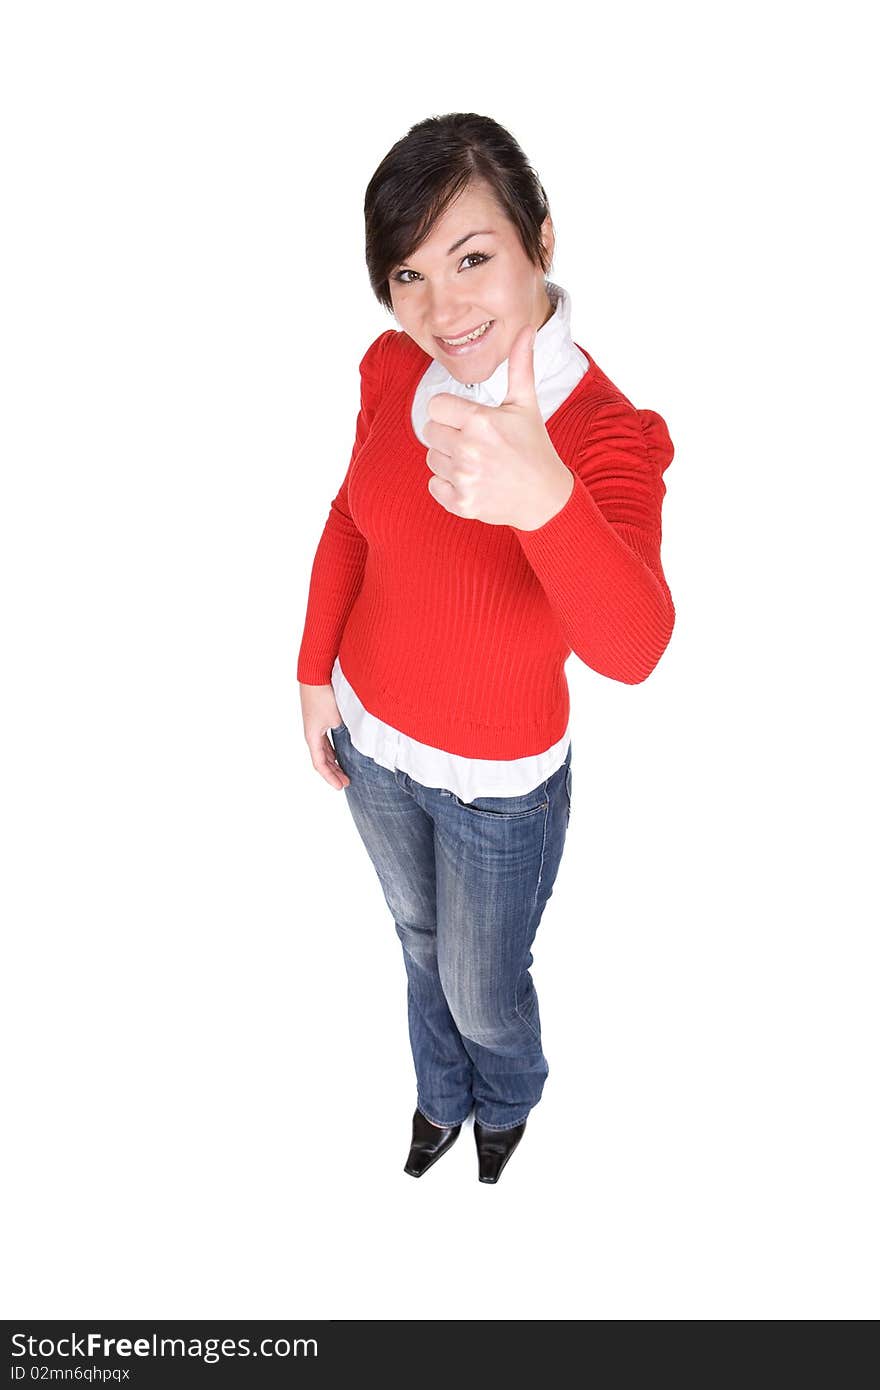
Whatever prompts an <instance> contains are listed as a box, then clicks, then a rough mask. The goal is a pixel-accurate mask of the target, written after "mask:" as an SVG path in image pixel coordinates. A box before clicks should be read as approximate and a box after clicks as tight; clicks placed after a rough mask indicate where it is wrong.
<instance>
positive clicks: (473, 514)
mask: <svg viewBox="0 0 880 1390" xmlns="http://www.w3.org/2000/svg"><path fill="white" fill-rule="evenodd" d="M534 333H535V330H534V328H532V327H531V325H529V324H526V326H525V327H524V328H521V329H520V331H519V333H517V335H516V337H515V338H514V340H513V346H512V347H511V349H510V357H509V359H508V381H507V395H506V396H505V398H504V400H503V402H502V403H501V405H499V406H491V405H480V404H479V403H478V402H477V401H468V400H464V399H462V397H460V396H454V395H452V393H451V392H449V391H439V392H438V393H437V394H436V395H435V396H432V397H431V399H430V401H429V402H428V420H427V423H426V425H425V427H424V435H425V438H426V440H427V441H428V444H429V445H430V447H429V449H428V453H427V456H426V462H427V464H428V467H429V468H430V470H431V472H432V473H433V474H434V477H433V478H430V479H429V480H428V491H429V492H430V494H431V496H432V497H433V498H434V500H435V501H436V502H439V503H440V506H441V507H445V508H446V510H447V511H448V512H452V514H453V516H460V517H464V518H466V519H468V520H472V521H485V522H487V523H488V524H489V525H490V526H516V527H518V528H519V529H520V530H522V531H534V530H537V528H538V527H539V526H543V525H544V523H545V522H546V521H549V520H550V518H551V517H553V516H555V515H556V513H557V512H559V511H561V510H562V508H563V507H564V506H565V504H566V502H567V501H568V498H569V497H570V495H571V490H572V488H573V487H574V475H573V473H572V472H571V470H570V469H569V468H567V467H566V465H565V464H564V463H563V461H562V459H561V458H560V457H559V455H558V454H557V452H556V450H555V449H554V448H553V444H552V443H551V440H550V436H549V435H548V433H547V430H546V428H545V426H544V421H543V418H542V416H541V410H540V407H539V405H538V396H537V392H536V390H535V367H534V355H533V344H534Z"/></svg>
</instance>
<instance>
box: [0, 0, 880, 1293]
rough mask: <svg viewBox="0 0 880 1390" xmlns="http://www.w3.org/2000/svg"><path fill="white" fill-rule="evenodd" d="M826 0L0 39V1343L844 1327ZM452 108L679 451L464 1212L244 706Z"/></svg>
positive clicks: (843, 106) (849, 673) (862, 554)
mask: <svg viewBox="0 0 880 1390" xmlns="http://www.w3.org/2000/svg"><path fill="white" fill-rule="evenodd" d="M867 13H868V9H867V7H866V6H862V5H853V4H850V5H843V6H838V7H837V8H836V9H835V10H834V11H833V12H832V11H830V10H829V9H828V7H827V6H819V5H794V4H791V5H787V4H769V5H768V4H767V3H764V4H761V5H757V4H740V5H737V6H735V7H733V8H730V9H727V10H725V11H724V12H723V14H722V12H721V11H720V10H718V9H717V7H706V6H704V5H697V4H667V5H663V6H647V5H645V6H642V5H632V4H630V5H627V4H617V5H614V6H609V5H607V4H603V5H592V4H583V3H582V4H578V5H576V6H575V5H571V6H552V7H550V8H547V9H543V10H542V9H541V7H537V8H536V7H535V6H534V5H526V4H513V3H504V4H497V3H494V2H493V0H488V2H487V0H481V3H480V4H479V5H478V6H477V7H475V8H474V7H470V6H465V7H463V8H460V9H456V8H455V7H453V8H452V9H443V8H440V9H438V8H437V7H436V6H428V7H419V6H415V7H413V6H409V5H407V6H404V5H391V4H388V5H384V6H381V5H380V6H379V7H372V8H367V9H366V10H364V11H363V12H361V13H351V14H349V15H347V16H345V18H344V19H343V18H342V17H341V15H340V14H339V13H337V11H336V10H335V9H333V8H332V7H331V8H328V7H326V6H319V7H317V9H315V8H314V7H308V6H307V7H305V8H303V7H300V6H295V5H293V4H259V3H255V2H254V0H248V3H247V4H244V3H240V4H218V3H211V4H194V3H182V2H181V0H175V3H173V4H162V3H157V2H156V0H151V3H150V4H115V3H113V4H111V3H108V4H89V3H81V4H78V5H75V6H70V5H64V4H36V5H32V4H15V3H10V4H7V5H5V6H4V8H3V17H2V32H0V53H2V58H0V103H2V107H0V117H2V120H0V125H2V171H0V172H2V186H3V192H4V203H5V212H4V215H3V219H2V233H0V234H2V237H3V242H4V249H3V255H2V276H3V285H2V313H0V332H2V354H3V357H2V384H3V400H4V404H3V411H2V434H3V439H2V455H3V502H2V508H0V528H2V531H0V565H2V576H0V581H2V597H3V602H2V651H3V664H4V676H3V681H2V697H3V702H4V706H5V709H4V712H3V719H2V731H3V749H2V787H3V817H4V824H3V858H4V861H5V870H4V874H3V899H4V901H3V918H4V927H3V957H4V973H5V980H6V985H5V990H4V1010H3V1012H4V1024H3V1034H4V1036H3V1055H4V1059H5V1065H6V1080H5V1083H4V1092H5V1104H4V1110H5V1112H6V1116H7V1122H8V1129H7V1138H6V1141H5V1143H4V1146H3V1162H4V1164H5V1170H6V1171H5V1178H4V1183H3V1193H4V1204H5V1207H6V1210H5V1212H4V1216H3V1226H4V1244H5V1247H6V1259H5V1261H4V1265H5V1274H4V1280H5V1281H6V1287H5V1290H4V1292H3V1312H4V1315H5V1316H7V1317H12V1316H23V1315H27V1316H30V1317H43V1318H49V1317H59V1318H60V1317H81V1316H84V1315H86V1314H89V1315H91V1316H95V1315H99V1316H101V1317H106V1318H110V1317H118V1318H122V1317H140V1318H149V1317H156V1318H160V1317H165V1318H171V1317H177V1318H183V1317H196V1318H198V1317H211V1318H223V1317H229V1318H234V1317H242V1318H257V1317H264V1318H272V1317H290V1318H299V1317H309V1316H312V1317H328V1318H364V1319H384V1318H406V1319H411V1318H422V1317H428V1318H435V1319H453V1318H466V1319H467V1318H495V1319H514V1318H516V1319H519V1318H537V1319H710V1318H711V1319H752V1318H763V1319H769V1318H772V1319H808V1318H809V1319H817V1318H820V1319H855V1318H875V1317H876V1316H877V1314H878V1311H880V1310H878V1297H877V1294H878V1289H877V1282H876V1271H877V1262H876V1250H877V1238H878V1229H877V1228H878V1222H877V1215H878V1211H877V1162H878V1153H877V1138H878V1132H877V1046H876V1045H877V1037H876V1014H877V971H876V967H877V955H878V950H877V935H876V924H877V912H876V909H877V903H876V895H875V893H874V891H873V890H874V888H875V885H876V856H877V822H876V818H875V808H876V800H877V773H878V768H877V761H876V751H877V750H876V739H875V733H874V730H875V724H876V709H877V683H876V678H875V675H874V660H875V648H876V639H877V620H876V588H875V585H874V579H875V574H876V560H875V557H876V552H877V523H876V506H877V490H876V472H877V463H878V450H877V433H878V425H877V421H878V414H877V395H876V383H877V368H878V361H877V352H876V338H877V297H876V289H877V281H876V271H875V266H876V259H877V258H876V247H877V244H878V229H877V226H876V223H874V224H873V225H872V224H871V221H870V219H869V195H870V194H871V193H872V191H873V189H872V185H873V184H874V183H875V179H874V176H873V174H872V173H871V170H872V169H873V168H874V167H875V154H876V150H875V148H874V147H873V145H872V144H869V140H868V128H869V126H870V125H872V124H874V125H875V126H876V120H877V111H876V109H874V110H872V109H871V105H870V98H869V92H870V91H871V90H872V89H875V88H876V83H875V73H874V63H873V58H872V52H871V50H870V48H869V45H868V43H867V41H866V39H867V36H866V33H865V26H864V22H863V21H864V20H865V19H866V17H867ZM454 110H475V111H479V112H481V113H484V114H488V115H491V116H493V117H494V118H495V119H496V120H498V121H500V122H501V123H502V124H504V125H506V126H507V127H508V129H510V130H511V132H512V133H513V134H514V135H515V136H516V138H517V139H518V140H519V141H520V143H521V144H522V145H523V148H524V149H525V151H526V153H527V155H528V156H529V158H530V159H531V160H532V162H533V163H534V165H535V167H536V168H537V170H538V172H539V175H540V177H541V179H542V182H543V184H544V187H545V188H546V190H547V192H548V194H549V198H550V205H551V211H552V214H553V217H554V222H555V225H556V231H557V247H556V255H555V259H554V263H553V267H552V271H551V278H553V279H554V280H556V281H557V282H558V283H560V284H562V285H563V286H565V288H566V289H568V291H569V292H570V294H571V296H572V303H573V320H572V328H573V333H574V337H575V339H576V340H577V341H578V342H579V343H580V344H581V345H582V346H583V347H584V348H585V350H586V351H587V352H588V353H589V354H593V355H595V357H596V360H597V361H598V362H599V364H600V365H601V366H602V368H603V370H605V371H606V372H607V373H608V374H609V375H610V376H611V378H612V379H613V380H614V381H615V382H616V383H617V384H618V386H620V388H621V389H622V390H623V391H624V392H625V393H626V394H627V395H628V396H629V397H630V398H631V399H633V400H634V402H635V403H636V404H637V405H640V406H646V407H649V408H652V409H655V410H658V411H660V413H661V414H662V415H663V417H664V418H665V419H666V421H667V423H668V425H669V428H670V431H671V434H672V438H673V440H674V443H675V446H676V457H675V460H674V462H673V463H672V465H671V467H670V468H669V470H668V471H667V473H666V475H665V481H666V484H667V494H666V500H665V503H664V519H663V520H664V539H663V558H664V565H665V569H666V575H667V579H668V581H669V584H670V587H671V590H672V594H673V598H674V600H675V603H676V609H677V624H676V628H675V632H674V634H673V637H672V641H671V644H670V646H669V648H668V650H667V652H666V654H665V655H664V657H663V659H662V661H661V663H660V665H659V666H658V668H657V669H656V671H655V672H654V673H653V674H652V675H651V677H650V678H649V680H648V681H646V682H645V683H643V684H642V685H640V686H636V687H627V686H625V685H622V684H619V683H615V682H612V681H609V680H607V679H605V678H603V677H600V676H598V675H596V674H595V673H594V672H593V671H591V670H590V669H588V668H587V667H586V666H584V665H583V664H581V663H580V662H579V661H578V660H577V659H576V658H574V657H572V658H570V660H569V663H568V665H567V668H566V670H567V674H568V677H569V681H570V686H571V691H572V705H573V709H572V736H573V745H572V747H573V784H574V785H573V815H572V820H571V827H570V831H569V835H570V838H569V842H568V845H567V848H566V854H565V857H564V860H563V864H562V868H561V870H560V874H559V878H558V880H557V886H556V889H555V891H554V894H553V897H552V899H551V902H550V904H549V905H548V908H547V911H546V913H545V916H544V920H543V922H542V925H541V927H540V930H539V934H538V937H537V939H536V943H535V964H534V967H533V975H534V978H535V981H536V984H537V986H538V991H539V995H540V1000H541V1010H542V1019H543V1025H544V1044H545V1051H546V1054H547V1057H548V1060H549V1062H550V1068H551V1072H550V1077H549V1079H548V1082H547V1085H546V1088H545V1092H544V1097H543V1099H542V1101H541V1104H540V1105H539V1106H538V1107H537V1108H536V1109H535V1111H534V1112H533V1114H532V1116H531V1118H530V1122H529V1129H528V1131H527V1135H526V1137H525V1138H524V1140H523V1143H522V1144H521V1146H520V1148H519V1149H518V1150H517V1153H516V1154H515V1156H514V1158H513V1159H512V1160H511V1162H510V1164H509V1166H508V1168H507V1169H506V1170H505V1173H504V1176H503V1178H502V1180H501V1181H500V1182H499V1184H498V1185H497V1187H492V1186H487V1185H485V1184H480V1183H479V1182H478V1181H477V1168H476V1155H475V1152H474V1149H473V1140H472V1135H471V1133H470V1130H469V1129H467V1130H466V1131H464V1132H463V1134H462V1136H461V1139H460V1141H459V1143H458V1145H457V1146H456V1148H455V1149H454V1150H453V1151H452V1152H451V1153H450V1154H449V1156H448V1157H446V1158H445V1159H444V1160H443V1162H442V1164H440V1165H438V1166H437V1167H436V1168H435V1169H434V1170H433V1171H431V1172H430V1173H429V1174H427V1175H426V1176H425V1177H424V1179H422V1180H420V1181H418V1182H416V1181H414V1180H413V1179H411V1178H409V1177H408V1176H406V1175H405V1174H404V1173H403V1171H402V1169H403V1162H404V1159H405V1156H406V1151H407V1147H408V1143H409V1137H410V1119H411V1114H412V1109H413V1106H414V1103H415V1081H414V1075H413V1072H412V1060H411V1056H410V1053H409V1043H408V1037H407V1031H406V1008H405V972H404V967H403V960H402V955H401V951H400V943H399V941H398V938H397V936H396V934H395V932H394V927H393V923H392V921H391V918H390V915H389V913H388V910H387V908H386V905H385V902H384V899H383V898H382V894H381V890H380V886H379V883H378V880H377V878H376V876H375V873H374V871H373V868H372V866H371V864H370V862H369V860H368V858H367V856H366V853H365V851H364V849H363V846H362V844H361V842H360V840H359V838H358V836H357V833H356V831H355V828H354V825H353V822H352V821H351V818H350V815H349V812H348V809H347V806H346V804H345V800H344V797H343V794H342V793H341V792H334V791H333V790H332V789H331V788H330V787H329V786H328V785H327V784H326V783H325V782H324V781H322V780H321V779H320V778H319V777H318V775H317V774H316V773H315V772H314V771H313V769H312V767H311V764H310V761H309V758H308V754H307V750H306V747H305V743H304V741H303V734H302V722H301V714H300V708H299V694H298V686H297V683H296V678H295V662H296V655H297V650H298V646H299V640H300V636H301V629H302V622H303V618H304V613H305V600H306V592H307V585H308V577H309V571H310V567H311V561H312V557H313V554H314V549H315V546H316V544H317V541H318V537H319V535H320V530H321V527H322V525H323V522H324V519H325V517H326V513H327V509H328V507H329V502H330V498H331V497H332V496H333V495H334V494H335V492H336V490H337V488H338V486H339V483H340V481H341V479H342V476H343V472H344V469H345V467H346V465H347V463H348V458H349V454H350V450H351V443H352V439H353V432H354V422H355V416H356V412H357V405H358V388H359V377H358V362H359V360H360V357H361V356H362V354H363V352H364V350H365V348H366V346H367V345H368V344H369V343H370V342H371V341H372V339H373V338H374V337H376V336H377V334H378V333H380V332H381V331H382V330H383V329H384V328H387V327H393V326H395V325H394V320H393V319H392V318H391V316H390V315H388V314H386V313H385V311H384V310H383V309H381V308H380V306H379V305H378V304H377V303H376V301H375V299H374V298H373V297H372V294H371V291H370V288H369V284H368V281H367V276H366V270H365V266H364V258H363V194H364V190H365V188H366V184H367V182H368V180H369V178H370V175H371V174H372V172H373V170H374V169H375V167H376V165H377V164H378V163H379V161H380V159H381V158H382V157H383V155H384V154H385V153H386V151H387V150H388V149H389V148H390V146H391V145H392V144H393V143H394V142H395V141H396V140H397V139H399V138H400V137H401V136H402V135H404V134H405V133H406V131H407V129H408V128H409V127H410V126H411V125H412V124H414V123H415V122H416V121H419V120H421V119H423V118H424V117H425V116H427V115H430V114H441V113H443V112H447V111H454ZM872 710H873V714H871V713H870V712H871V711H872ZM869 715H870V717H869Z"/></svg>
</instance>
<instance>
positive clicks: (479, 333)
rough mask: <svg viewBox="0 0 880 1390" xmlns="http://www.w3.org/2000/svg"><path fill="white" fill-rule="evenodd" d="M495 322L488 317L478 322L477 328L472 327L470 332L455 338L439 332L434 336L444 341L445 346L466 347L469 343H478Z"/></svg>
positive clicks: (439, 340) (440, 341) (438, 340)
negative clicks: (442, 335) (444, 336)
mask: <svg viewBox="0 0 880 1390" xmlns="http://www.w3.org/2000/svg"><path fill="white" fill-rule="evenodd" d="M494 322H495V320H494V319H486V320H485V322H483V323H478V324H477V326H476V328H472V329H470V330H469V332H467V333H461V334H459V335H458V336H456V337H454V338H441V337H440V335H439V334H435V335H434V336H435V338H436V339H437V342H438V343H442V344H443V346H444V347H449V348H457V347H464V346H465V345H466V344H467V343H477V342H479V340H480V339H481V338H484V337H485V336H486V334H487V333H488V332H489V329H490V328H491V327H492V325H493V324H494Z"/></svg>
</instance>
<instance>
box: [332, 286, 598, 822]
mask: <svg viewBox="0 0 880 1390" xmlns="http://www.w3.org/2000/svg"><path fill="white" fill-rule="evenodd" d="M546 286H547V295H548V297H549V299H550V302H551V303H552V304H553V305H554V306H555V309H554V312H553V313H552V314H551V316H550V318H549V319H548V320H547V322H546V323H544V324H542V325H541V327H540V328H539V329H538V332H537V336H536V338H535V347H534V354H533V361H534V368H535V390H536V393H537V397H538V405H539V407H540V410H541V418H542V419H543V420H547V419H549V417H550V416H551V415H552V414H553V412H554V411H555V410H556V409H557V408H558V407H559V406H560V405H561V404H562V402H563V401H564V400H565V399H566V398H567V397H568V396H569V395H570V394H571V392H572V391H573V390H574V388H575V386H576V385H577V383H578V382H579V381H580V379H581V377H582V376H583V375H584V373H585V372H586V371H588V369H589V366H590V361H589V358H588V357H587V356H586V355H585V353H583V352H582V351H581V349H580V348H579V347H577V346H576V344H575V343H574V342H573V341H572V337H571V299H570V297H569V295H568V294H567V293H566V291H565V290H564V289H563V288H562V287H561V286H560V285H556V284H554V283H553V282H552V281H550V280H548V281H547V282H546ZM507 376H508V359H507V358H505V360H504V361H503V362H500V363H499V364H498V366H497V367H496V368H495V371H494V372H493V373H492V375H491V376H490V377H488V378H487V379H486V380H485V381H478V382H474V383H473V384H471V385H466V384H465V383H463V382H460V381H457V380H456V379H455V377H453V376H452V375H451V374H450V373H449V372H448V371H447V369H446V368H445V367H444V366H443V364H442V363H441V362H439V361H437V360H436V359H435V360H434V361H433V362H432V363H431V364H430V366H429V367H428V368H427V370H426V372H425V374H424V376H423V377H422V379H421V381H420V382H419V385H418V387H417V389H416V393H415V396H414V398H413V406H412V425H413V429H414V430H415V433H416V436H417V437H418V438H419V439H420V440H421V442H422V443H423V444H424V445H425V448H426V449H427V448H429V447H430V446H429V445H428V444H427V442H426V441H425V438H424V435H423V432H422V431H423V428H424V425H425V424H426V423H427V419H428V402H429V400H430V399H431V397H432V396H433V395H436V394H437V392H438V391H449V392H451V393H452V394H453V395H457V396H463V397H465V398H466V399H468V400H475V401H478V402H479V403H480V404H481V405H491V406H499V405H501V403H502V401H503V400H504V398H505V396H506V395H507ZM331 683H332V686H333V693H334V695H335V696H336V703H337V705H338V707H339V713H340V714H341V716H342V718H343V720H344V722H345V724H346V726H347V728H348V731H349V735H350V737H351V741H352V743H353V744H354V746H355V748H357V749H358V751H359V752H361V753H363V754H364V755H365V756H366V757H369V758H372V759H373V760H374V761H375V762H377V763H379V765H380V766H381V767H386V768H389V769H390V770H391V771H393V770H394V769H395V768H399V769H400V770H401V771H402V772H407V773H409V775H410V777H412V778H414V780H415V781H416V782H421V783H422V785H423V786H427V787H445V788H446V789H447V790H448V791H452V792H454V793H455V795H456V796H458V797H459V798H460V799H461V800H462V801H473V799H474V798H475V797H478V796H522V795H523V794H524V793H525V792H528V791H531V790H532V788H533V787H537V786H538V785H539V784H540V783H541V782H543V781H545V780H546V778H548V777H550V776H552V774H553V773H554V772H555V771H556V770H557V768H559V767H561V765H562V763H563V762H564V761H565V756H566V753H567V752H568V745H569V742H570V733H569V731H568V730H566V732H565V733H564V734H563V736H562V738H561V739H559V740H558V742H556V743H554V744H553V745H552V746H551V747H550V748H547V749H545V750H544V751H543V752H541V753H535V754H532V755H530V756H528V757H524V758H514V759H508V760H504V759H491V758H465V757H462V756H461V755H459V754H457V753H448V752H446V751H445V749H442V748H434V747H432V746H431V745H430V744H427V743H420V742H419V741H418V740H417V739H413V738H410V737H409V735H408V734H404V733H401V732H400V730H399V729H395V728H393V727H392V726H391V725H390V724H386V723H385V722H384V721H383V720H381V719H377V718H376V716H375V715H373V714H371V713H370V712H369V710H366V709H365V708H364V706H363V705H362V704H361V701H360V700H359V699H358V696H357V694H356V693H355V691H354V690H353V688H352V686H351V685H350V684H349V682H348V680H347V679H346V677H345V674H344V672H343V670H342V667H341V666H340V664H339V658H338V657H337V658H336V661H335V662H334V664H333V672H332V675H331Z"/></svg>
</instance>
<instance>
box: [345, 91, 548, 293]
mask: <svg viewBox="0 0 880 1390" xmlns="http://www.w3.org/2000/svg"><path fill="white" fill-rule="evenodd" d="M477 181H482V182H485V183H486V184H488V185H489V187H490V189H491V190H492V193H493V194H494V197H495V199H496V201H497V203H498V205H499V207H500V209H501V210H502V212H503V213H504V214H505V216H506V217H508V218H509V219H510V221H511V222H512V223H513V224H514V226H515V227H516V229H517V232H518V233H519V237H520V241H521V242H522V245H523V249H524V251H525V253H526V255H527V256H528V258H529V260H530V261H531V262H532V264H533V265H540V267H541V269H542V270H543V271H544V273H545V274H546V273H547V270H548V269H549V266H550V260H551V257H550V256H549V255H548V253H547V250H546V248H545V246H544V243H543V242H542V240H541V226H542V223H543V222H544V219H545V217H547V215H548V214H549V212H550V204H549V201H548V199H547V194H546V193H545V192H544V188H543V186H542V184H541V181H540V179H539V178H538V175H537V173H536V172H535V170H534V169H533V168H532V166H531V165H530V164H529V161H528V160H527V159H526V156H525V155H524V153H523V151H522V150H521V149H520V147H519V145H518V143H517V142H516V140H515V139H514V138H513V136H512V135H511V134H510V132H509V131H507V130H505V129H504V127H503V126H500V125H499V124H498V122H497V121H493V120H492V118H491V117H490V116H478V115H476V114H475V113H474V112H473V111H453V112H450V113H449V114H448V115H446V116H428V117H427V119H426V120H424V121H419V123H418V124H417V125H414V126H412V127H411V128H410V129H409V130H408V131H407V133H406V135H404V136H403V137H402V138H401V139H400V140H398V141H397V143H396V144H395V145H392V147H391V149H390V150H389V151H388V153H387V154H386V155H385V158H384V159H383V160H382V162H381V164H380V165H379V167H378V169H377V170H376V172H375V173H374V174H373V177H372V178H371V179H370V182H369V184H368V185H367V191H366V195H365V197H364V223H365V230H366V258H367V272H368V274H369V277H370V284H371V286H372V289H373V293H374V294H375V296H376V298H377V299H378V301H379V303H380V304H383V305H384V306H385V308H386V309H388V310H389V311H390V312H393V307H392V303H391V291H390V289H389V286H388V277H389V275H390V274H391V271H392V270H393V269H394V267H395V266H397V265H399V264H400V263H401V261H405V260H407V259H408V258H409V257H410V256H411V255H412V254H413V252H414V251H415V250H416V248H417V247H418V246H420V245H421V243H422V242H423V241H424V239H425V238H426V237H427V236H429V235H430V232H431V228H432V227H433V225H434V223H435V222H436V221H437V219H438V218H439V217H441V216H442V215H443V213H444V211H445V210H446V208H447V207H448V206H449V204H450V203H451V202H452V201H453V200H454V199H455V198H456V197H457V196H458V195H459V193H461V192H463V191H464V189H465V188H466V187H467V186H468V184H470V183H472V182H477Z"/></svg>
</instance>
